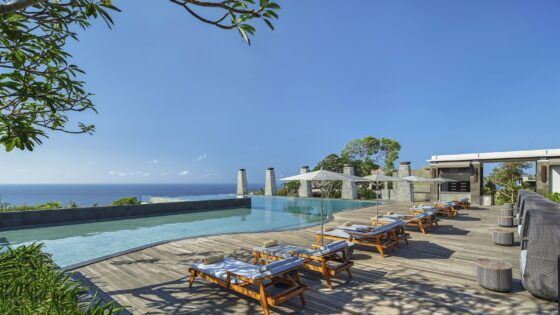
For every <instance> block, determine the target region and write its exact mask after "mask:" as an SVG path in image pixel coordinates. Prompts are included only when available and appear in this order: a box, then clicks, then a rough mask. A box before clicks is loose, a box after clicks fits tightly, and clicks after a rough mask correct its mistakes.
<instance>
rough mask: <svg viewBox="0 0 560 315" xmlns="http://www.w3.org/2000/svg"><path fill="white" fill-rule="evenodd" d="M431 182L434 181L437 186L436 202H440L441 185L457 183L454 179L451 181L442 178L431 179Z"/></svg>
mask: <svg viewBox="0 0 560 315" xmlns="http://www.w3.org/2000/svg"><path fill="white" fill-rule="evenodd" d="M432 181H434V182H436V183H437V184H438V191H437V199H438V200H440V194H441V184H445V183H451V182H458V180H454V179H451V178H443V177H436V178H432Z"/></svg>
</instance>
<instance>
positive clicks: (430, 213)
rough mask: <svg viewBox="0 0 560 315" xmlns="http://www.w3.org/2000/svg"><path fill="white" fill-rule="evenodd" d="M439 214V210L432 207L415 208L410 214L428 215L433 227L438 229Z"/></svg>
mask: <svg viewBox="0 0 560 315" xmlns="http://www.w3.org/2000/svg"><path fill="white" fill-rule="evenodd" d="M438 212H439V209H438V208H435V207H432V206H422V205H420V206H415V207H414V208H411V209H410V210H409V211H408V213H410V214H414V215H416V214H420V213H428V216H427V218H428V219H429V220H430V225H431V226H435V227H438V221H439V219H438V218H437V213H438Z"/></svg>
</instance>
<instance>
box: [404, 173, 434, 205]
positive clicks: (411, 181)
mask: <svg viewBox="0 0 560 315" xmlns="http://www.w3.org/2000/svg"><path fill="white" fill-rule="evenodd" d="M401 179H403V180H405V181H407V182H408V183H409V184H410V186H411V187H412V196H410V201H411V203H412V206H413V207H414V183H429V182H433V181H434V180H433V179H431V178H425V177H420V176H404V177H401Z"/></svg>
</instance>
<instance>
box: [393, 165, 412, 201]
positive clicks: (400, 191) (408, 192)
mask: <svg viewBox="0 0 560 315" xmlns="http://www.w3.org/2000/svg"><path fill="white" fill-rule="evenodd" d="M410 175H412V170H411V168H410V162H401V163H400V164H399V177H405V176H410ZM395 184H397V189H396V193H397V196H396V198H395V199H396V200H397V201H407V202H410V201H411V200H412V185H411V184H410V183H408V182H396V183H395Z"/></svg>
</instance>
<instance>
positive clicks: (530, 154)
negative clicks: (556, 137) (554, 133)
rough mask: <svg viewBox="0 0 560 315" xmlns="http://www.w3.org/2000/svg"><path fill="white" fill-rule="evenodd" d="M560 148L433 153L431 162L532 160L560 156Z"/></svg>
mask: <svg viewBox="0 0 560 315" xmlns="http://www.w3.org/2000/svg"><path fill="white" fill-rule="evenodd" d="M559 157H560V149H544V150H526V151H506V152H486V153H467V154H447V155H432V158H431V159H430V160H428V162H429V163H432V164H434V163H438V162H461V161H500V160H530V159H535V160H538V159H548V158H559Z"/></svg>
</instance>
